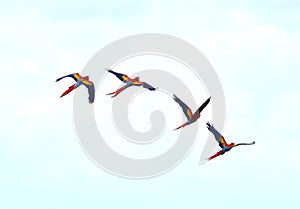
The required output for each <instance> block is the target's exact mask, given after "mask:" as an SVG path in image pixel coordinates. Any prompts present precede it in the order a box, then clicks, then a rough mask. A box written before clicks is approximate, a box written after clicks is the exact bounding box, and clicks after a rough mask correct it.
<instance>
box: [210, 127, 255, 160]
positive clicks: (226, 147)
mask: <svg viewBox="0 0 300 209" xmlns="http://www.w3.org/2000/svg"><path fill="white" fill-rule="evenodd" d="M206 125H207V129H208V130H209V131H210V132H211V133H212V134H213V135H214V137H215V139H216V140H217V142H218V143H219V146H220V147H221V150H220V151H218V152H217V153H216V154H214V155H212V156H210V157H209V158H208V159H207V160H211V159H214V158H216V157H218V156H220V155H223V154H225V153H226V152H228V151H230V150H231V149H232V148H233V147H236V146H240V145H253V144H255V141H253V142H252V143H238V144H235V143H230V144H228V143H227V142H226V141H225V138H224V137H223V136H222V135H221V134H220V133H219V132H218V131H217V130H216V129H215V128H214V126H213V125H212V124H210V123H209V122H207V123H206Z"/></svg>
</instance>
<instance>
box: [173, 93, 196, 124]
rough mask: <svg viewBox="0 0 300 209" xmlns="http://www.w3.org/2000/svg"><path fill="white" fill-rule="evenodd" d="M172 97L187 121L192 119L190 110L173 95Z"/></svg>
mask: <svg viewBox="0 0 300 209" xmlns="http://www.w3.org/2000/svg"><path fill="white" fill-rule="evenodd" d="M173 96H174V100H175V102H177V103H178V104H179V105H180V107H181V108H182V111H183V112H184V114H185V116H186V117H187V119H188V120H190V119H191V118H192V117H193V113H192V111H191V109H190V108H189V107H188V106H187V105H186V104H185V103H184V102H183V101H181V100H180V99H179V98H178V97H177V96H176V95H175V94H174V95H173Z"/></svg>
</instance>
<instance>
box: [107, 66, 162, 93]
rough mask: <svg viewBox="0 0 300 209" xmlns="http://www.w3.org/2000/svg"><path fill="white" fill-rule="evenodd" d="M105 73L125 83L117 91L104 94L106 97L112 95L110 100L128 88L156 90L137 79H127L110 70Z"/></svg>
mask: <svg viewBox="0 0 300 209" xmlns="http://www.w3.org/2000/svg"><path fill="white" fill-rule="evenodd" d="M107 71H108V72H110V73H112V74H114V75H115V76H116V77H117V78H119V79H120V80H121V81H123V82H124V83H126V84H125V85H124V86H122V87H121V88H119V89H118V90H116V91H114V92H112V93H108V94H106V95H112V94H113V96H111V97H112V98H113V97H116V96H117V95H118V94H120V93H121V92H122V91H124V90H125V89H126V88H128V87H130V86H143V87H144V88H146V89H149V90H150V91H154V90H156V88H154V87H153V86H151V85H149V84H148V83H146V82H142V81H140V78H139V77H135V78H133V79H132V78H129V77H128V76H127V75H125V74H121V73H117V72H114V71H112V70H107Z"/></svg>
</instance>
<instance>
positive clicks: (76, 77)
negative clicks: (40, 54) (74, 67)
mask: <svg viewBox="0 0 300 209" xmlns="http://www.w3.org/2000/svg"><path fill="white" fill-rule="evenodd" d="M66 77H70V78H73V79H74V80H75V81H76V82H77V81H78V80H79V79H80V75H79V74H78V73H73V74H70V75H65V76H63V77H60V78H58V79H56V82H57V81H60V80H61V79H63V78H66Z"/></svg>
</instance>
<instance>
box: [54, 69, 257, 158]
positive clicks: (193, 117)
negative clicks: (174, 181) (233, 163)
mask: <svg viewBox="0 0 300 209" xmlns="http://www.w3.org/2000/svg"><path fill="white" fill-rule="evenodd" d="M107 71H108V72H109V73H112V74H114V75H115V76H116V77H117V78H118V79H120V80H121V81H122V82H124V83H125V85H124V86H122V87H121V88H119V89H117V90H116V91H114V92H111V93H108V94H106V95H112V96H111V97H112V98H113V97H116V96H117V95H118V94H120V93H121V92H122V91H124V90H125V89H127V88H128V87H131V86H142V87H143V88H146V89H148V90H150V91H155V90H156V89H157V88H154V87H153V86H151V85H150V84H148V83H146V82H143V81H140V78H139V77H135V78H130V77H128V76H127V75H125V74H121V73H117V72H114V71H112V70H110V69H108V70H107ZM66 77H70V78H73V79H74V80H75V82H76V83H75V84H74V85H72V86H70V87H69V88H68V89H67V90H66V91H65V92H64V93H63V94H62V95H61V96H60V97H63V96H65V95H67V94H69V93H70V92H71V91H73V90H74V89H76V88H78V87H79V86H81V85H82V84H83V85H84V86H85V87H87V89H88V94H89V97H88V100H89V103H91V104H92V103H93V102H94V100H95V87H94V83H93V82H92V81H90V80H89V76H84V77H83V76H81V75H79V74H78V73H73V74H70V75H66V76H63V77H60V78H58V79H57V80H56V82H57V81H60V80H62V79H63V78H66ZM173 96H174V100H175V102H176V103H178V104H179V105H180V107H181V108H182V111H183V112H184V114H185V116H186V118H187V122H185V123H184V124H182V125H181V126H179V127H177V128H175V129H174V130H178V129H180V128H183V127H185V126H187V125H190V124H191V123H194V122H196V121H197V120H198V119H199V118H200V116H201V114H200V113H201V112H202V110H203V109H204V108H205V107H206V106H207V105H208V104H209V102H210V99H211V97H209V98H208V99H207V100H206V101H205V102H204V103H203V104H202V105H201V106H200V107H199V108H198V109H197V110H196V111H195V112H194V113H193V112H192V110H191V109H190V108H189V107H188V106H187V105H186V104H185V103H184V102H183V101H182V100H180V99H179V98H178V97H177V96H176V95H175V94H174V95H173ZM206 125H207V129H208V130H209V131H210V132H211V133H212V134H213V135H214V137H215V139H216V140H217V142H218V144H219V146H220V147H221V150H220V151H218V152H217V153H216V154H214V155H212V156H210V157H209V158H207V159H206V160H205V162H206V161H209V160H212V159H214V158H216V157H218V156H220V155H223V154H225V153H226V152H228V151H230V150H231V149H232V148H233V147H236V146H240V145H253V144H255V141H253V142H252V143H238V144H235V143H230V144H228V143H227V142H226V141H225V138H224V137H223V136H222V135H221V134H220V133H219V132H218V131H217V130H216V129H215V128H214V127H213V125H212V124H210V123H209V122H207V123H206Z"/></svg>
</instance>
